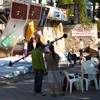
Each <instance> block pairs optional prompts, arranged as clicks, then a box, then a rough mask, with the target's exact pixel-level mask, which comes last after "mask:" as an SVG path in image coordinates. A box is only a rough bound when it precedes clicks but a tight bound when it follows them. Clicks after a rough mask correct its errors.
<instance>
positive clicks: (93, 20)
mask: <svg viewBox="0 0 100 100" xmlns="http://www.w3.org/2000/svg"><path fill="white" fill-rule="evenodd" d="M95 4H96V3H95V1H94V2H93V19H92V22H93V23H95V18H94V17H95Z"/></svg>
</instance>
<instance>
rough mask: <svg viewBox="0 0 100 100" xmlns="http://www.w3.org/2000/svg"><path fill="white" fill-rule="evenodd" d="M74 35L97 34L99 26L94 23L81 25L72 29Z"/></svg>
mask: <svg viewBox="0 0 100 100" xmlns="http://www.w3.org/2000/svg"><path fill="white" fill-rule="evenodd" d="M72 36H97V28H96V26H94V27H93V26H92V25H79V26H76V27H75V28H74V29H73V30H72Z"/></svg>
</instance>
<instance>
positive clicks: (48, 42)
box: [45, 40, 50, 53]
mask: <svg viewBox="0 0 100 100" xmlns="http://www.w3.org/2000/svg"><path fill="white" fill-rule="evenodd" d="M49 45H50V41H49V40H47V44H46V45H45V50H46V53H49Z"/></svg>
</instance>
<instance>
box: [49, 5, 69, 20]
mask: <svg viewBox="0 0 100 100" xmlns="http://www.w3.org/2000/svg"><path fill="white" fill-rule="evenodd" d="M47 7H48V8H50V10H49V13H48V17H50V18H59V19H62V20H67V14H68V11H67V10H66V9H61V8H57V7H50V6H47Z"/></svg>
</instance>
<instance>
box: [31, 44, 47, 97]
mask: <svg viewBox="0 0 100 100" xmlns="http://www.w3.org/2000/svg"><path fill="white" fill-rule="evenodd" d="M43 49H44V47H43V45H42V43H41V42H37V43H36V48H35V49H34V50H32V52H31V57H32V68H33V70H34V72H35V82H34V92H35V93H36V94H37V95H40V96H44V95H45V94H44V93H42V92H41V89H42V80H43V74H44V71H45V64H44V58H43V52H42V50H43Z"/></svg>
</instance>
